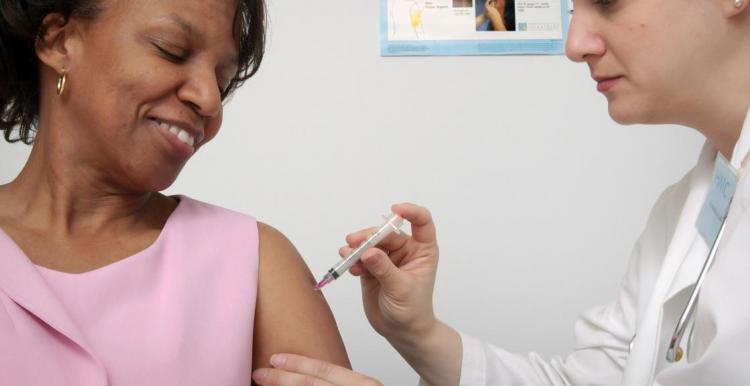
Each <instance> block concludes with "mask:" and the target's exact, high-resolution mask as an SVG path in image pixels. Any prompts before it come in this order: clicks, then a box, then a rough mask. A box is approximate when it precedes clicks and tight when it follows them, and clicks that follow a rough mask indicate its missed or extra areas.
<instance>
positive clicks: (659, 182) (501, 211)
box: [0, 1, 702, 385]
mask: <svg viewBox="0 0 750 386" xmlns="http://www.w3.org/2000/svg"><path fill="white" fill-rule="evenodd" d="M269 3H270V4H269V11H270V19H271V25H270V45H269V49H268V55H267V58H266V60H265V62H264V64H263V68H262V70H261V71H260V73H259V74H258V75H257V77H256V78H254V79H253V80H251V81H250V82H249V83H248V84H247V85H246V86H245V88H244V89H242V90H241V91H240V92H239V93H238V94H237V95H236V96H235V98H234V99H233V100H232V101H231V103H230V104H229V106H228V107H227V111H226V120H225V124H224V127H223V129H222V130H223V131H222V132H221V133H220V135H219V136H218V137H217V138H216V139H215V140H214V143H212V144H211V145H209V146H208V147H206V148H204V149H203V150H202V151H201V153H200V154H197V155H196V156H195V158H194V159H193V160H192V161H191V163H190V164H189V165H188V167H187V168H186V170H185V171H184V172H183V174H182V175H181V176H180V178H179V179H178V181H177V183H176V184H175V185H174V186H173V187H172V188H171V189H169V193H177V192H179V193H183V194H187V195H189V196H192V197H195V198H198V199H201V200H205V201H209V202H212V203H216V204H219V205H222V206H225V207H229V208H232V209H236V210H239V211H242V212H245V213H248V214H253V215H255V216H257V217H258V218H259V219H261V220H262V221H264V222H267V223H269V224H271V225H273V226H275V227H277V228H279V229H280V230H281V231H283V232H284V233H285V234H286V235H287V236H288V237H289V238H290V239H291V240H292V241H293V242H294V243H295V245H296V246H297V248H298V249H299V250H300V252H301V253H302V255H303V256H304V257H305V259H306V260H307V262H308V264H309V265H310V267H311V269H312V271H313V272H314V274H315V275H316V276H318V275H320V274H322V273H324V272H325V271H326V270H327V269H328V268H329V266H330V265H331V264H333V263H334V262H336V261H337V259H338V257H337V254H336V251H337V248H338V247H339V246H340V245H341V244H342V243H343V237H344V235H345V234H346V233H347V232H349V231H353V230H357V229H359V228H363V227H366V226H371V225H376V224H377V223H379V221H380V217H379V215H381V214H385V213H386V212H387V210H388V208H389V205H390V204H391V203H393V202H399V201H403V200H409V201H414V202H417V203H420V204H423V205H426V206H428V207H429V208H431V210H432V211H433V215H434V217H435V218H436V220H437V225H438V232H439V237H440V246H441V263H440V270H439V275H438V284H437V288H436V300H435V303H436V304H435V307H436V311H437V313H438V315H439V316H440V317H441V318H443V319H444V320H446V321H448V322H450V323H451V324H453V325H454V326H456V327H458V328H460V329H462V330H463V331H465V332H468V333H470V334H473V335H476V336H479V337H482V338H485V339H487V340H489V341H492V342H494V343H496V344H498V345H502V346H503V347H506V348H508V349H511V350H517V351H526V350H532V349H533V350H535V351H538V352H540V353H541V354H542V355H544V356H551V355H556V354H562V353H565V352H567V351H568V350H569V349H570V348H571V347H572V343H573V334H572V323H573V321H574V319H575V317H576V316H577V315H578V314H579V313H580V312H581V311H582V310H584V309H586V308H587V307H590V306H592V305H596V304H600V303H603V302H606V301H608V300H609V299H610V298H611V297H612V296H613V295H614V292H615V290H616V288H617V286H618V283H619V280H620V277H621V275H622V273H623V270H624V268H625V265H626V262H627V258H628V255H629V252H630V248H631V246H632V245H633V242H634V241H635V239H636V237H637V236H638V234H639V232H640V230H641V228H642V226H643V225H644V221H645V219H646V216H647V214H648V211H649V208H650V206H651V205H652V203H653V202H654V200H655V199H656V197H657V195H658V194H659V193H660V191H661V190H662V189H663V188H664V187H666V186H667V185H668V184H670V183H672V182H673V181H675V180H676V179H677V178H679V177H680V176H681V175H682V174H683V173H684V172H685V171H687V169H688V168H690V167H691V166H692V164H693V163H694V162H695V160H696V159H697V153H698V151H699V148H700V145H701V143H702V139H701V138H700V137H699V135H698V134H696V133H695V132H693V131H692V130H690V129H685V128H681V127H674V126H661V127H653V126H652V127H645V126H630V127H620V126H618V125H617V124H615V123H613V122H612V121H611V120H610V119H609V117H608V115H607V106H606V101H605V99H604V97H603V96H601V95H599V94H598V93H597V92H596V91H595V85H594V83H593V81H592V80H591V79H590V78H589V75H588V69H587V68H586V66H585V65H581V64H573V63H569V62H568V61H567V60H566V59H565V58H564V57H562V56H552V57H549V56H516V57H434V58H381V57H379V56H378V52H379V51H378V48H379V43H378V37H379V31H378V26H379V21H378V17H379V15H378V7H379V6H378V2H377V1H366V2H365V1H363V2H358V1H357V2H346V6H341V4H343V3H342V2H317V3H315V5H314V6H311V5H310V4H312V3H309V2H305V3H300V2H291V1H269ZM27 153H28V149H27V148H26V147H24V146H23V145H15V146H9V145H0V182H6V181H9V180H11V179H12V178H13V177H14V176H15V174H16V173H17V172H18V170H19V169H20V167H21V165H22V164H23V162H24V160H25V156H26V154H27ZM325 293H326V296H327V297H328V301H329V303H330V305H331V307H332V309H333V311H334V313H335V315H336V317H337V319H338V322H339V327H340V329H341V333H342V335H343V337H344V340H345V342H346V343H347V347H348V350H349V354H350V356H351V358H352V361H353V364H354V366H355V367H356V368H357V369H359V370H360V371H362V372H365V373H369V374H373V375H376V376H378V377H379V378H380V379H381V380H382V381H383V382H384V383H385V384H387V385H409V384H415V382H416V379H417V378H416V376H415V375H414V373H413V372H412V371H411V370H410V369H409V368H408V367H407V366H406V365H405V364H404V363H403V362H402V361H401V360H400V359H399V358H398V356H397V354H396V353H395V351H393V350H392V349H391V348H390V347H389V346H388V345H387V343H386V342H385V340H383V339H382V338H380V337H378V336H377V335H376V334H375V333H374V332H373V331H372V330H371V329H370V328H369V325H368V323H367V321H366V319H365V318H364V316H363V313H362V310H361V303H360V294H359V283H358V282H357V280H354V279H352V278H348V277H347V278H344V279H342V280H339V281H338V282H336V283H335V284H333V285H331V286H330V287H328V288H327V289H326V292H325Z"/></svg>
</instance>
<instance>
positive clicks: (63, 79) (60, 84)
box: [57, 68, 68, 96]
mask: <svg viewBox="0 0 750 386" xmlns="http://www.w3.org/2000/svg"><path fill="white" fill-rule="evenodd" d="M67 81H68V72H67V71H66V70H65V69H64V68H63V69H62V73H61V74H60V77H59V78H57V95H58V96H60V95H62V93H63V92H64V91H65V83H67Z"/></svg>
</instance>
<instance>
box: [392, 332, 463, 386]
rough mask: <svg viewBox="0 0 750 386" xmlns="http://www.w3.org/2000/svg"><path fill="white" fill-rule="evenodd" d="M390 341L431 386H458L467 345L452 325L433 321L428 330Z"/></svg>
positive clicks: (393, 338)
mask: <svg viewBox="0 0 750 386" xmlns="http://www.w3.org/2000/svg"><path fill="white" fill-rule="evenodd" d="M386 339H388V342H389V343H390V344H391V345H392V346H393V347H394V348H395V349H396V351H398V352H399V354H401V356H403V357H404V359H406V361H407V362H408V363H409V365H411V367H412V368H413V369H414V370H415V371H416V372H417V373H418V374H419V375H420V377H421V378H422V379H424V380H425V381H426V382H427V384H430V385H433V384H434V385H457V384H458V379H459V377H460V374H461V359H462V356H463V345H462V342H461V336H460V334H459V333H458V332H457V331H456V330H455V329H453V328H452V327H450V326H449V325H447V324H445V323H443V322H441V321H440V320H437V319H433V323H432V324H431V325H430V327H429V328H428V329H426V330H419V331H413V332H410V333H405V332H404V333H401V334H398V335H397V336H393V337H386Z"/></svg>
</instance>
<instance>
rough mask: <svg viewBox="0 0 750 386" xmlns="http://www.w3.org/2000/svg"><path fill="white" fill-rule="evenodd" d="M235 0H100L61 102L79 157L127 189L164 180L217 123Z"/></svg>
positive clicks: (231, 59)
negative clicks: (69, 122) (99, 8)
mask: <svg viewBox="0 0 750 386" xmlns="http://www.w3.org/2000/svg"><path fill="white" fill-rule="evenodd" d="M236 5H237V3H236V2H235V1H231V0H127V1H123V0H112V1H102V7H103V10H102V12H101V14H100V15H99V16H98V17H97V18H96V19H94V20H93V21H90V22H85V24H82V25H83V27H82V28H80V40H79V42H80V44H78V45H77V46H73V48H72V49H71V50H70V52H69V54H70V55H69V56H70V63H69V64H68V67H67V70H68V74H69V81H68V86H67V87H66V91H65V98H66V102H65V103H66V106H65V107H64V111H66V114H68V116H69V117H70V119H71V120H72V121H73V122H74V124H75V127H74V128H73V129H72V133H71V135H75V136H76V138H75V141H76V143H78V144H79V145H80V146H77V149H78V150H79V155H80V156H81V157H82V158H83V160H82V161H83V162H85V163H86V164H88V165H92V164H93V165H95V166H96V167H97V168H98V169H99V170H104V171H106V172H107V174H108V175H109V178H111V179H113V181H114V182H115V183H117V184H122V185H123V186H125V187H127V188H130V189H134V190H139V191H151V190H161V189H164V188H166V187H167V186H169V185H170V184H171V183H172V182H173V181H174V179H175V178H176V177H177V175H178V174H179V172H180V170H181V169H182V167H183V166H184V164H185V162H186V161H187V160H188V159H189V158H190V157H191V156H192V154H193V153H194V152H195V151H196V150H197V149H199V148H200V147H201V146H202V145H204V144H205V143H207V142H208V141H209V140H211V139H212V138H213V137H214V136H215V135H216V133H217V132H218V130H219V127H220V126H221V121H222V101H221V91H222V90H223V89H225V88H226V87H227V85H228V84H229V82H230V81H231V79H232V78H233V77H234V75H235V73H236V72H237V63H236V60H237V59H236V57H237V46H236V40H235V38H234V36H233V22H234V18H235V12H236ZM53 124H54V123H53Z"/></svg>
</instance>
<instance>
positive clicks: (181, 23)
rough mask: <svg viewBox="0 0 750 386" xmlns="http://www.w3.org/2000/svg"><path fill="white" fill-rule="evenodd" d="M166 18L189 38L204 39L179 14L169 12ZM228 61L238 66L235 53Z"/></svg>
mask: <svg viewBox="0 0 750 386" xmlns="http://www.w3.org/2000/svg"><path fill="white" fill-rule="evenodd" d="M166 19H167V20H169V21H171V22H173V23H175V24H177V25H178V26H179V27H180V29H182V30H183V31H184V32H185V33H186V34H187V35H188V36H189V37H190V38H191V39H193V40H196V41H199V42H202V41H203V40H204V39H203V34H201V33H200V32H199V31H198V29H197V28H195V26H194V25H193V24H192V23H190V22H189V21H187V20H185V19H184V18H182V17H180V16H179V15H175V14H170V15H168V16H167V17H166ZM229 62H230V63H231V64H232V65H235V66H238V65H239V63H240V60H239V57H238V56H237V55H236V54H233V55H232V56H231V57H229Z"/></svg>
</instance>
